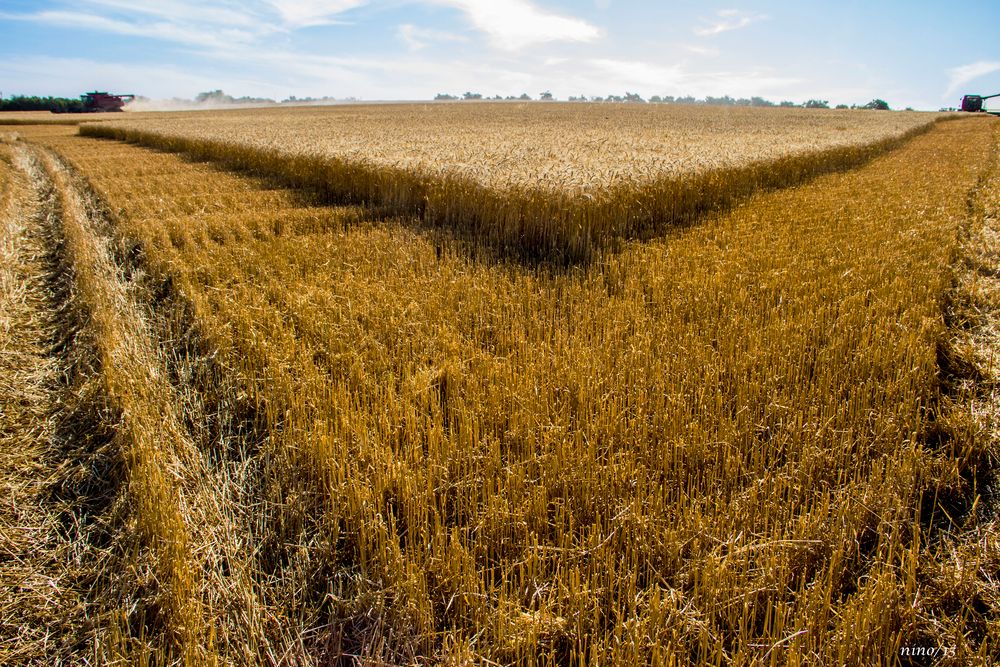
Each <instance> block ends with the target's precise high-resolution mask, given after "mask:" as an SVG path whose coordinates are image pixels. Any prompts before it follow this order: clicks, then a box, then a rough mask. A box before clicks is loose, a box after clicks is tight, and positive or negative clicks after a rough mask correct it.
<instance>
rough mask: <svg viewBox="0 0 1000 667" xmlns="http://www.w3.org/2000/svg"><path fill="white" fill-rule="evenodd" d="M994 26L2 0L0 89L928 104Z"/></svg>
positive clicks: (737, 9) (663, 8) (902, 14)
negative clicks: (659, 97) (631, 96)
mask: <svg viewBox="0 0 1000 667" xmlns="http://www.w3.org/2000/svg"><path fill="white" fill-rule="evenodd" d="M998 31H1000V2H984V1H981V2H970V1H966V0H954V1H952V2H940V0H935V1H933V2H925V1H923V0H917V1H910V2H907V1H902V0H893V1H879V0H841V1H839V2H804V1H797V2H792V1H786V0H781V1H779V0H758V1H753V2H742V1H737V0H722V1H721V2H720V3H718V4H714V3H705V2H687V1H674V2H652V1H640V0H583V1H580V2H569V1H568V0H506V1H502V0H493V1H491V0H249V1H247V2H235V1H233V0H0V92H2V93H3V95H5V96H9V95H11V94H54V95H64V96H73V97H75V96H77V95H79V94H80V93H81V92H84V91H85V90H91V89H94V88H100V89H111V90H113V91H116V92H126V93H137V94H141V95H145V96H148V97H152V98H170V97H186V98H190V97H193V96H194V95H196V94H197V93H198V92H201V91H205V90H213V89H217V88H222V89H224V90H225V91H226V92H227V93H230V94H232V95H236V96H241V95H250V96H265V97H274V98H278V99H280V98H284V97H287V96H289V95H296V96H299V97H303V96H315V97H319V96H324V95H330V96H334V97H340V98H344V97H355V98H360V99H366V100H381V99H429V98H431V97H433V96H434V94H435V93H439V92H448V93H453V94H460V93H462V92H464V91H467V90H471V91H475V92H480V93H483V94H487V95H494V94H501V95H505V96H506V95H519V94H521V93H525V92H526V93H528V94H530V95H531V96H533V97H537V96H538V94H539V93H540V92H541V91H543V90H550V91H551V92H552V93H554V94H555V95H556V97H557V98H563V99H564V98H566V97H568V96H570V95H581V94H585V95H588V96H591V95H602V96H603V95H608V94H610V93H615V94H619V95H620V94H623V93H624V92H625V91H630V92H638V93H639V94H641V95H643V96H645V97H648V96H650V95H694V96H697V97H703V96H705V95H716V96H718V95H724V94H728V95H732V96H734V97H740V96H752V95H760V96H763V97H766V98H769V99H773V100H776V101H778V100H783V99H789V100H794V101H803V100H806V99H809V98H820V99H826V100H829V101H831V102H832V103H841V102H843V103H848V104H851V103H865V102H867V101H869V100H871V99H872V98H875V97H880V98H883V99H886V100H888V101H889V103H890V104H891V105H893V107H904V106H914V107H916V108H923V109H937V108H938V107H942V106H955V105H956V104H957V102H958V99H959V98H960V97H961V95H962V94H963V93H966V92H971V93H994V92H1000V32H998ZM998 99H1000V98H998ZM993 102H994V104H992V105H991V106H992V107H993V108H1000V103H996V102H997V101H996V100H994V101H993Z"/></svg>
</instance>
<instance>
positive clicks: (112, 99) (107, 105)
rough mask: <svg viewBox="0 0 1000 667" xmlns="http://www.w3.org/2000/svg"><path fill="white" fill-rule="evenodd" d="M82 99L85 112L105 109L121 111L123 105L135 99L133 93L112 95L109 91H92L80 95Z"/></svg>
mask: <svg viewBox="0 0 1000 667" xmlns="http://www.w3.org/2000/svg"><path fill="white" fill-rule="evenodd" d="M80 99H81V100H83V110H84V111H85V112H87V113H98V112H105V111H123V110H124V109H125V105H126V104H128V103H129V102H131V101H132V100H134V99H135V95H112V94H111V93H106V92H99V91H96V90H95V91H94V92H92V93H84V94H83V95H81V96H80Z"/></svg>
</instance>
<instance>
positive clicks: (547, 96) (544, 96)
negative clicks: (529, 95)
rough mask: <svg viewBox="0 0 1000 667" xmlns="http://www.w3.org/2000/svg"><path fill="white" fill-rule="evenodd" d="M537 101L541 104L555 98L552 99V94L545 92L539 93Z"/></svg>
mask: <svg viewBox="0 0 1000 667" xmlns="http://www.w3.org/2000/svg"><path fill="white" fill-rule="evenodd" d="M538 99H540V100H541V101H543V102H551V101H552V100H553V99H555V98H553V97H552V93H550V92H549V91H547V90H546V91H545V92H544V93H539V95H538Z"/></svg>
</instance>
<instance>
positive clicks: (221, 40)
mask: <svg viewBox="0 0 1000 667" xmlns="http://www.w3.org/2000/svg"><path fill="white" fill-rule="evenodd" d="M0 18H3V19H6V20H14V21H31V22H35V23H44V24H47V25H55V26H66V27H71V28H78V29H79V28H82V29H90V30H99V31H102V32H109V33H114V34H118V35H128V36H132V37H148V38H152V39H159V40H164V41H169V42H175V43H180V44H187V45H193V46H200V47H215V48H224V47H227V46H228V45H230V44H233V43H240V42H244V43H245V42H250V41H253V40H254V39H255V38H256V34H255V33H253V32H251V31H248V30H243V29H238V28H223V27H218V28H215V29H206V28H203V27H200V26H199V27H196V26H192V25H187V24H181V23H173V22H170V21H166V20H164V21H148V20H147V21H125V20H121V19H116V18H109V17H106V16H100V15H98V14H88V13H83V12H67V11H41V12H35V13H33V14H0Z"/></svg>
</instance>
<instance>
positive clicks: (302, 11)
mask: <svg viewBox="0 0 1000 667" xmlns="http://www.w3.org/2000/svg"><path fill="white" fill-rule="evenodd" d="M266 2H267V4H268V5H270V6H271V7H273V8H274V9H275V10H276V11H277V12H278V14H279V15H280V16H281V19H282V21H284V23H285V25H286V26H288V27H290V28H307V27H311V26H318V25H329V24H331V23H336V22H337V21H336V20H334V18H333V17H335V16H337V15H338V14H343V13H344V12H346V11H349V10H351V9H356V8H357V7H361V6H363V5H366V4H368V0H266Z"/></svg>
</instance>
